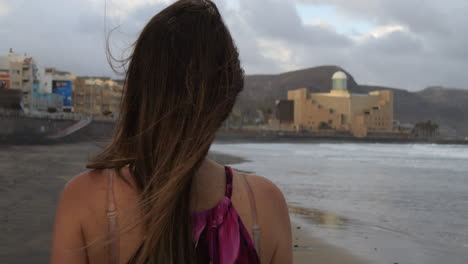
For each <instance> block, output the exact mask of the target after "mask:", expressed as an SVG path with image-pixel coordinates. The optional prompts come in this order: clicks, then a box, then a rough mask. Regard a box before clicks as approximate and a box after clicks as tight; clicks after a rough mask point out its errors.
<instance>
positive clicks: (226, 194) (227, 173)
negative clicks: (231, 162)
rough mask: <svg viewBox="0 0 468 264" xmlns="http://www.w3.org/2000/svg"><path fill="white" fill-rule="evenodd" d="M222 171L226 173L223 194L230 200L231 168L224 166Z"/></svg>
mask: <svg viewBox="0 0 468 264" xmlns="http://www.w3.org/2000/svg"><path fill="white" fill-rule="evenodd" d="M224 170H225V171H226V191H225V193H224V196H226V197H227V198H229V199H231V196H232V177H233V173H232V168H231V167H229V166H224Z"/></svg>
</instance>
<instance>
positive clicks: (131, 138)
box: [88, 0, 244, 263]
mask: <svg viewBox="0 0 468 264" xmlns="http://www.w3.org/2000/svg"><path fill="white" fill-rule="evenodd" d="M243 84H244V75H243V70H242V68H241V66H240V61H239V54H238V52H237V49H236V46H235V44H234V42H233V39H232V37H231V35H230V33H229V30H228V29H227V27H226V26H225V24H224V22H223V20H222V18H221V15H220V13H219V10H218V9H217V7H216V5H215V4H214V3H213V2H211V1H209V0H181V1H177V2H175V3H174V4H172V5H171V6H169V7H167V8H166V9H164V10H163V11H161V12H160V13H159V14H157V15H156V16H154V17H153V18H152V19H151V20H150V21H149V23H148V24H147V25H146V26H145V28H144V29H143V31H142V33H141V35H140V36H139V38H138V40H137V41H136V43H135V45H134V50H133V53H132V55H131V56H130V58H129V64H128V69H127V71H126V78H125V84H124V86H125V87H124V92H123V98H122V105H121V111H120V118H119V120H118V122H117V124H116V128H115V135H114V137H113V139H112V142H111V144H109V146H108V147H107V148H106V149H105V150H104V151H103V152H102V153H100V154H98V155H97V156H96V157H94V158H93V159H92V160H91V161H90V162H89V164H88V168H92V169H104V168H115V169H117V170H118V169H120V168H122V167H125V166H129V168H130V170H131V172H132V175H133V176H134V178H135V182H136V185H137V188H138V191H139V192H140V193H141V195H140V207H141V208H140V209H141V211H142V214H143V218H142V224H143V225H144V231H145V232H144V234H145V237H144V242H143V245H142V248H141V251H140V254H139V255H138V257H137V260H136V263H144V262H145V261H148V260H149V261H150V262H151V263H194V262H195V259H194V256H195V253H194V244H193V239H192V229H191V227H192V226H191V217H190V215H191V214H190V197H191V195H190V191H191V185H192V179H193V176H194V175H195V173H196V171H197V170H198V168H199V167H200V165H201V163H202V161H203V160H204V159H205V157H206V154H207V153H208V150H209V147H210V145H211V143H212V142H213V140H214V137H215V133H216V131H217V130H218V129H219V128H220V126H221V124H222V122H223V121H224V120H225V119H226V118H227V117H228V115H229V113H230V112H231V110H232V107H233V105H234V103H235V101H236V97H237V95H238V94H239V92H240V91H241V90H242V89H243Z"/></svg>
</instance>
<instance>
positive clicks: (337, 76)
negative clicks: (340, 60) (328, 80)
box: [332, 71, 348, 80]
mask: <svg viewBox="0 0 468 264" xmlns="http://www.w3.org/2000/svg"><path fill="white" fill-rule="evenodd" d="M332 79H333V80H348V76H347V75H346V73H344V72H342V71H337V72H335V74H333V77H332Z"/></svg>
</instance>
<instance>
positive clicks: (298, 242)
mask: <svg viewBox="0 0 468 264" xmlns="http://www.w3.org/2000/svg"><path fill="white" fill-rule="evenodd" d="M99 149H100V147H99V146H98V145H97V144H93V143H76V144H64V145H36V146H0V223H1V224H0V233H1V234H2V236H1V239H0V263H2V264H3V263H8V264H16V263H28V264H33V263H48V262H49V250H50V244H51V233H52V225H53V220H54V214H55V208H56V205H57V201H58V198H59V195H60V191H61V189H62V188H63V186H64V184H65V183H66V182H67V181H68V180H69V179H71V178H72V177H73V176H75V175H78V174H79V173H81V172H83V171H84V170H85V164H86V161H87V159H88V158H89V157H90V155H92V154H94V153H96V152H97V151H99ZM209 157H210V158H211V159H214V160H216V161H217V162H219V163H221V164H235V163H240V162H243V161H244V159H242V158H239V157H233V156H229V155H224V154H221V153H210V156H209ZM290 210H292V213H294V214H298V211H297V208H296V209H295V208H291V209H290ZM299 213H300V212H299ZM292 216H293V215H292ZM292 220H293V226H292V228H293V246H294V263H299V264H302V263H304V264H305V263H330V264H334V263H365V262H364V261H362V260H360V259H358V258H356V257H354V256H353V255H351V254H349V253H348V252H346V251H345V250H342V249H339V248H335V247H333V246H330V245H328V244H326V243H324V242H323V241H321V240H319V239H315V238H313V237H312V233H311V231H310V230H304V228H302V229H301V227H300V226H299V225H297V224H294V217H293V218H292ZM298 227H299V229H298Z"/></svg>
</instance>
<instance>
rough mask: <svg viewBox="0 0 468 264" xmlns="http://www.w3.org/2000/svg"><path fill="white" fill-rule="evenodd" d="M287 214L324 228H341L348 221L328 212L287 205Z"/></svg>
mask: <svg viewBox="0 0 468 264" xmlns="http://www.w3.org/2000/svg"><path fill="white" fill-rule="evenodd" d="M288 207H289V213H290V214H294V215H295V216H299V217H300V218H302V219H306V220H309V221H311V222H312V223H313V224H316V225H322V226H323V227H326V228H342V227H343V226H344V225H345V224H346V223H347V222H349V219H347V218H344V217H341V216H338V215H335V214H333V213H330V212H326V211H322V210H318V209H310V208H304V207H299V206H294V205H289V206H288Z"/></svg>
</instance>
